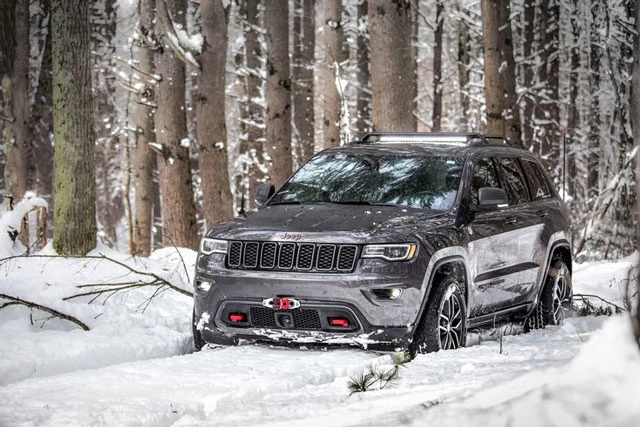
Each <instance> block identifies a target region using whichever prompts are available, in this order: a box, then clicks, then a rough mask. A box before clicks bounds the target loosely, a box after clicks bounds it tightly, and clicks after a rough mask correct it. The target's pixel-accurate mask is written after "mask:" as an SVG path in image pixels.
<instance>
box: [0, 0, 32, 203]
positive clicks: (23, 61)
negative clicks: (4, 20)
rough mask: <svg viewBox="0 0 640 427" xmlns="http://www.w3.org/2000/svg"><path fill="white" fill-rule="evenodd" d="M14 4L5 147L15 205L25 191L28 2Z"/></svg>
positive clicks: (7, 176) (9, 190) (8, 182)
mask: <svg viewBox="0 0 640 427" xmlns="http://www.w3.org/2000/svg"><path fill="white" fill-rule="evenodd" d="M14 3H15V50H14V51H13V55H14V56H13V70H12V71H13V73H12V77H11V92H12V94H11V97H10V98H9V99H10V100H11V105H10V107H11V110H10V111H11V118H12V119H13V132H12V136H13V141H10V140H8V141H7V143H6V145H5V156H6V165H5V182H6V191H7V194H11V195H12V196H13V200H14V202H19V201H20V200H21V199H22V198H23V197H24V193H25V192H26V191H27V190H28V189H29V186H30V182H29V146H30V138H29V0H17V1H15V2H14Z"/></svg>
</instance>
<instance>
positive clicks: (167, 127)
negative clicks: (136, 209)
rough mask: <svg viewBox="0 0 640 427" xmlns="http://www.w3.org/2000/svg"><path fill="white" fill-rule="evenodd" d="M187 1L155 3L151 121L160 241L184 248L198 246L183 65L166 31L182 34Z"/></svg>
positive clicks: (160, 0)
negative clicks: (156, 151) (155, 85)
mask: <svg viewBox="0 0 640 427" xmlns="http://www.w3.org/2000/svg"><path fill="white" fill-rule="evenodd" d="M185 10H186V1H185V0H157V1H156V11H157V14H158V17H157V19H156V25H157V27H156V28H157V33H158V37H159V39H160V42H161V43H162V45H161V46H160V47H159V49H158V50H157V51H156V56H155V64H156V71H157V73H158V74H159V75H160V78H161V80H160V83H159V84H158V91H157V96H156V98H157V104H158V108H157V109H156V115H155V125H156V140H157V143H158V146H159V155H158V170H159V175H160V195H161V198H162V224H163V241H164V242H165V243H168V244H174V245H176V246H182V247H187V248H196V247H197V246H198V233H197V228H196V207H195V203H194V197H193V188H192V179H191V166H190V159H189V139H188V138H187V125H186V116H185V108H184V105H185V65H184V63H183V62H182V61H181V59H180V58H178V56H177V53H176V52H175V51H174V50H173V49H172V48H171V46H170V44H169V43H170V40H169V37H168V36H167V32H168V31H173V25H174V24H175V25H179V26H182V27H183V28H184V25H185V15H184V11H185Z"/></svg>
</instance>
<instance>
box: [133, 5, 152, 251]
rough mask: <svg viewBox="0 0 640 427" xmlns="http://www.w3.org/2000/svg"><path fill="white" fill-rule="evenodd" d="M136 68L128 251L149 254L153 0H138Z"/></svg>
mask: <svg viewBox="0 0 640 427" xmlns="http://www.w3.org/2000/svg"><path fill="white" fill-rule="evenodd" d="M138 14H139V16H140V21H139V24H138V30H137V31H138V37H137V38H136V39H137V40H138V45H137V54H136V57H137V67H138V68H139V71H138V74H139V76H140V77H139V79H140V81H141V82H143V89H142V91H139V92H138V94H137V96H136V100H135V101H136V104H135V106H134V108H133V111H134V112H133V122H134V124H135V129H136V130H135V144H136V145H135V172H134V173H135V175H134V185H135V189H136V191H135V218H134V223H133V245H132V249H133V250H132V252H133V254H135V255H142V256H149V254H150V253H151V228H152V224H153V201H154V196H153V189H154V185H153V171H154V168H155V154H154V153H153V151H152V150H151V148H150V147H149V143H151V142H153V141H154V131H153V127H154V120H153V114H154V111H153V110H154V108H155V105H154V104H153V100H154V92H155V86H156V81H155V79H154V78H153V71H154V66H153V54H154V49H155V48H156V47H157V46H156V38H155V32H154V31H153V21H154V19H155V0H140V2H139V3H138Z"/></svg>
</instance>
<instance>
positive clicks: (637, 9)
mask: <svg viewBox="0 0 640 427" xmlns="http://www.w3.org/2000/svg"><path fill="white" fill-rule="evenodd" d="M633 7H634V14H633V15H634V17H635V31H636V34H635V37H634V40H633V73H632V85H631V106H630V107H631V124H632V131H633V136H634V140H635V144H636V146H638V145H639V144H640V35H639V34H640V0H635V1H634V3H633ZM636 204H637V205H636V215H637V214H638V212H640V151H639V152H638V154H636ZM636 227H637V228H636V250H637V249H638V248H639V247H640V243H639V242H640V221H638V222H637V224H636ZM639 273H640V262H639V263H638V264H637V265H636V275H638V274H639ZM636 283H637V281H636ZM636 286H638V287H640V285H636ZM636 304H637V306H636V312H635V317H632V324H633V331H634V334H635V338H636V341H637V342H638V346H640V294H638V295H636Z"/></svg>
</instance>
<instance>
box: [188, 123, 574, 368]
mask: <svg viewBox="0 0 640 427" xmlns="http://www.w3.org/2000/svg"><path fill="white" fill-rule="evenodd" d="M256 201H257V202H258V203H259V204H261V205H262V206H261V208H260V209H259V210H258V211H257V212H254V213H250V214H248V215H247V216H246V217H239V218H238V219H236V220H235V221H232V222H229V223H225V224H220V225H216V226H214V227H213V228H211V229H210V230H209V231H208V232H207V233H206V235H205V237H204V238H203V239H202V242H201V247H200V252H199V254H198V259H197V266H196V277H195V283H194V301H195V305H194V312H193V335H194V344H195V347H196V349H199V348H201V347H202V346H203V345H205V344H206V343H211V344H217V345H235V344H238V343H239V342H241V341H242V340H250V341H269V342H286V343H324V344H351V345H358V346H362V347H365V348H375V349H395V350H398V349H403V350H409V351H410V352H411V354H413V355H415V354H416V353H418V352H421V353H422V352H431V351H437V350H440V349H453V348H457V347H461V346H464V345H465V339H466V331H467V329H469V328H472V327H477V326H481V325H484V324H490V323H494V322H496V321H501V320H525V321H526V325H527V327H529V328H531V327H542V326H544V325H545V324H557V323H558V322H560V321H561V320H562V318H563V317H564V315H565V311H566V310H567V309H568V308H569V307H570V305H571V298H572V288H571V268H572V265H571V250H570V243H569V240H568V220H567V211H566V208H565V205H564V203H563V202H562V200H561V199H560V198H559V197H558V194H557V193H556V191H555V190H554V188H553V186H552V184H551V181H550V180H549V178H548V176H547V175H546V173H545V172H544V169H543V168H542V167H541V165H540V162H539V160H538V158H537V157H535V156H534V155H532V154H531V153H528V152H526V151H524V150H522V149H517V148H514V147H511V146H509V145H508V144H507V143H506V141H504V140H503V139H502V138H490V137H486V136H482V135H477V134H442V133H438V134H415V133H414V134H370V135H367V136H366V137H364V138H363V139H362V140H360V141H357V142H355V143H352V144H350V145H348V146H345V147H340V148H331V149H327V150H324V151H322V152H320V153H318V154H316V155H315V156H313V157H312V158H311V159H310V160H309V161H308V162H307V163H306V164H304V165H303V166H302V167H301V168H300V169H299V170H298V171H297V172H295V173H294V174H293V175H292V176H291V178H290V179H289V180H288V181H287V182H286V183H285V184H284V185H283V186H282V187H281V188H280V189H279V190H278V191H275V189H274V187H273V186H272V185H269V184H265V185H263V186H261V187H260V188H258V191H257V195H256Z"/></svg>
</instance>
